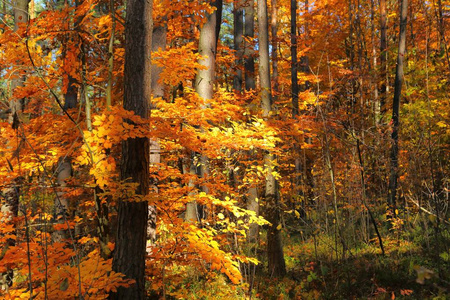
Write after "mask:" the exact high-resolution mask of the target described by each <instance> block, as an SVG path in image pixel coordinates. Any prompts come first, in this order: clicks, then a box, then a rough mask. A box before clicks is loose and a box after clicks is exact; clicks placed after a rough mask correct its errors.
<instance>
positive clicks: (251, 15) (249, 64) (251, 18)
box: [244, 0, 256, 91]
mask: <svg viewBox="0 0 450 300" xmlns="http://www.w3.org/2000/svg"><path fill="white" fill-rule="evenodd" d="M244 24H245V25H244V36H245V38H246V40H245V43H244V57H245V61H244V69H245V89H246V90H247V91H249V90H254V89H256V81H255V59H254V57H253V53H254V51H253V45H251V44H250V43H248V42H247V40H251V39H253V37H254V36H255V34H254V31H255V3H254V0H249V1H248V3H247V5H246V6H245V9H244Z"/></svg>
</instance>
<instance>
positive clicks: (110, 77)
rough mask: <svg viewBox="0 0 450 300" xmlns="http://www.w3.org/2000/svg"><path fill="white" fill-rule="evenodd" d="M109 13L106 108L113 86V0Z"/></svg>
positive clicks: (114, 12) (108, 107) (109, 103)
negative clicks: (110, 22) (109, 30)
mask: <svg viewBox="0 0 450 300" xmlns="http://www.w3.org/2000/svg"><path fill="white" fill-rule="evenodd" d="M109 13H110V15H111V19H112V26H111V34H110V37H109V44H108V56H109V57H108V85H107V86H106V108H107V109H110V107H111V104H112V86H113V70H114V38H115V34H116V9H115V8H114V0H110V1H109Z"/></svg>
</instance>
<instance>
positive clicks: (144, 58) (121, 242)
mask: <svg viewBox="0 0 450 300" xmlns="http://www.w3.org/2000/svg"><path fill="white" fill-rule="evenodd" d="M152 5H153V1H151V0H150V1H144V0H129V1H128V2H127V9H126V24H125V67H124V100H123V107H124V108H125V109H126V110H129V111H133V112H134V113H135V114H136V115H139V116H140V117H142V118H145V119H146V118H148V117H149V111H150V110H149V102H150V96H151V78H150V77H151V64H150V52H151V37H152V25H153V24H152ZM149 149H150V144H149V139H148V138H146V137H145V138H128V139H127V140H125V141H123V143H122V160H121V170H120V177H121V179H122V180H129V181H131V182H134V183H137V184H138V186H137V187H136V190H135V192H136V194H138V195H147V194H148V192H149ZM147 218H148V204H147V202H145V201H143V202H131V201H128V199H126V198H123V199H120V201H119V212H118V224H117V235H116V247H115V249H114V255H113V270H114V271H116V272H120V273H123V274H125V275H126V278H130V279H134V280H135V281H136V283H135V284H133V285H132V286H131V287H129V288H119V289H118V290H117V293H114V294H111V298H112V299H145V255H146V240H147Z"/></svg>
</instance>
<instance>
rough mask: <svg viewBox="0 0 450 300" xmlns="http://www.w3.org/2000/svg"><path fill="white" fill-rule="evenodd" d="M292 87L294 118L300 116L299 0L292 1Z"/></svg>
mask: <svg viewBox="0 0 450 300" xmlns="http://www.w3.org/2000/svg"><path fill="white" fill-rule="evenodd" d="M291 85H292V89H291V91H292V116H293V117H294V118H295V117H296V116H298V110H299V108H298V92H299V89H298V62H297V0H291Z"/></svg>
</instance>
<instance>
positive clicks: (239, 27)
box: [233, 0, 244, 92]
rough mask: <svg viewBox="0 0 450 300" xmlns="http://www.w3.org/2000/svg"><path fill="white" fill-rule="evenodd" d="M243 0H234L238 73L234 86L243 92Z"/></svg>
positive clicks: (235, 76) (235, 47)
mask: <svg viewBox="0 0 450 300" xmlns="http://www.w3.org/2000/svg"><path fill="white" fill-rule="evenodd" d="M242 2H243V1H242V0H235V1H234V10H233V18H234V50H235V51H236V60H235V62H236V74H235V75H234V80H233V88H234V90H235V91H237V92H242V68H241V65H242V63H241V62H242V56H243V48H242V46H243V45H242V44H243V41H244V38H243V34H244V9H243V3H242Z"/></svg>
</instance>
